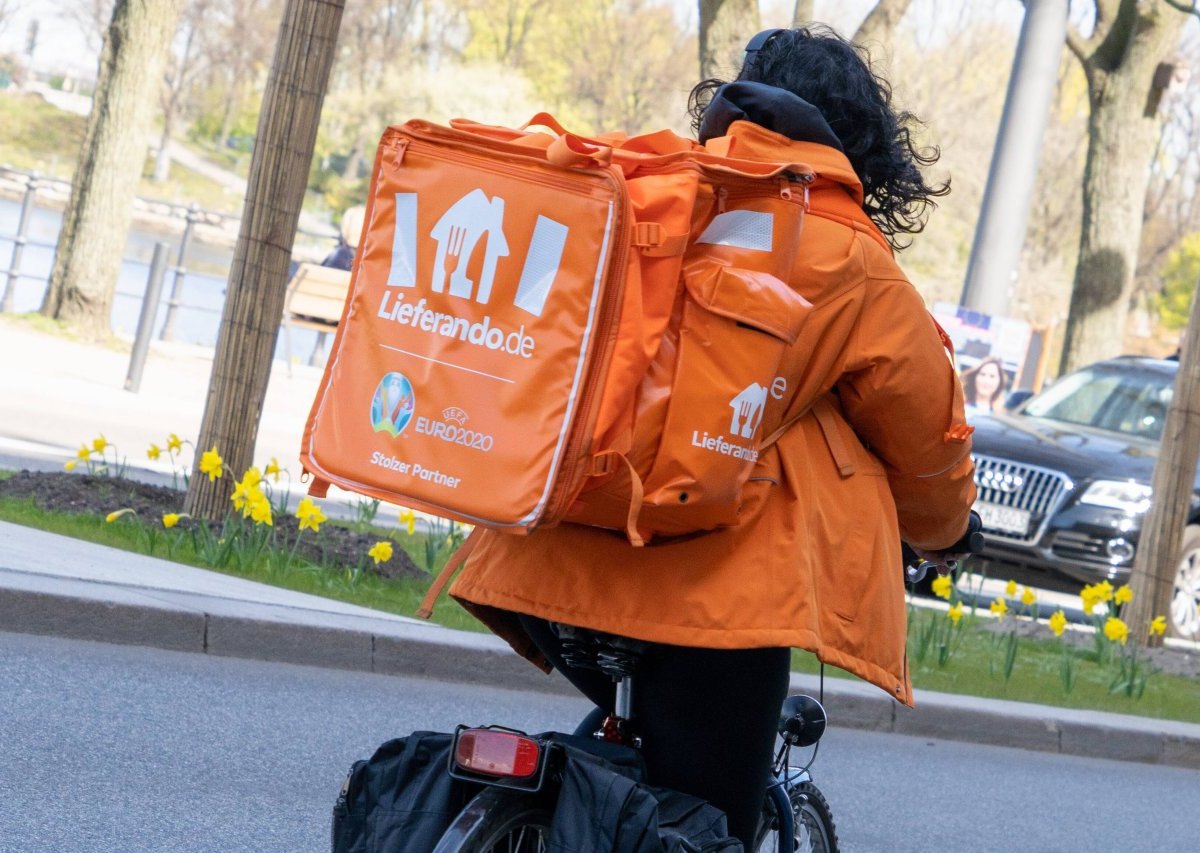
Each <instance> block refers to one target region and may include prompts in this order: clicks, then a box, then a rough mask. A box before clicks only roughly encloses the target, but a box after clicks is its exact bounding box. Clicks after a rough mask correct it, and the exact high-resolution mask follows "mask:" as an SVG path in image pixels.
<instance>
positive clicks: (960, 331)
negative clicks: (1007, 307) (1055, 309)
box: [933, 303, 1033, 417]
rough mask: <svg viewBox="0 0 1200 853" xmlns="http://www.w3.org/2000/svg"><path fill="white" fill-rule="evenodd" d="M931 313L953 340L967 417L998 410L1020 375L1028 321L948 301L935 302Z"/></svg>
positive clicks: (1028, 331) (1029, 332)
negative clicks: (974, 309) (980, 310)
mask: <svg viewBox="0 0 1200 853" xmlns="http://www.w3.org/2000/svg"><path fill="white" fill-rule="evenodd" d="M933 316H934V318H935V319H936V320H937V321H938V323H939V324H940V325H941V326H942V328H943V329H945V330H946V334H947V335H949V337H950V340H951V341H953V343H954V351H955V356H956V360H957V363H958V369H959V375H960V376H961V378H962V383H963V396H964V399H965V402H966V405H967V415H968V417H971V416H974V415H981V414H982V415H987V414H991V413H993V412H998V411H1001V410H1002V409H1003V408H1004V401H1005V399H1006V398H1007V396H1008V393H1009V392H1010V391H1012V390H1013V389H1014V387H1015V385H1016V382H1015V378H1016V377H1017V376H1020V375H1021V371H1022V368H1023V365H1024V362H1025V357H1026V354H1027V353H1028V351H1029V345H1030V340H1031V337H1032V331H1033V330H1032V328H1031V327H1030V325H1029V324H1028V323H1026V322H1025V321H1024V320H1013V319H1011V318H1008V317H993V316H991V315H990V314H983V313H981V312H978V311H971V310H970V309H967V308H963V307H961V306H956V305H951V304H949V303H938V304H937V305H935V306H934V310H933Z"/></svg>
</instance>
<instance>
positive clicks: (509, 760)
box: [454, 729, 542, 779]
mask: <svg viewBox="0 0 1200 853" xmlns="http://www.w3.org/2000/svg"><path fill="white" fill-rule="evenodd" d="M541 752H542V750H541V747H540V746H539V745H538V742H537V741H536V740H534V739H533V738H530V737H525V736H524V735H519V734H514V733H513V732H506V731H497V730H495V729H465V730H463V731H462V732H460V733H459V735H458V742H457V743H456V744H455V746H454V763H455V764H457V765H458V766H459V767H461V768H462V769H463V770H468V771H470V772H472V773H482V774H485V775H487V776H508V777H513V778H518V779H525V778H528V777H530V776H532V775H533V774H534V773H536V772H537V769H538V763H539V759H540V757H541Z"/></svg>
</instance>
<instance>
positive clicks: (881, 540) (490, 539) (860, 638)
mask: <svg viewBox="0 0 1200 853" xmlns="http://www.w3.org/2000/svg"><path fill="white" fill-rule="evenodd" d="M760 41H762V42H763V46H762V47H761V49H759V50H757V51H754V52H752V53H751V54H750V55H749V56H748V58H747V62H746V65H745V67H744V68H743V71H742V74H741V77H740V78H739V82H737V83H735V84H731V85H729V86H726V87H724V88H718V83H717V81H706V82H705V83H702V84H700V86H698V87H697V90H696V91H695V92H694V93H693V98H694V105H695V107H696V115H697V118H698V120H699V129H700V136H701V141H702V142H705V144H707V145H709V146H710V147H712V148H714V149H715V150H721V151H727V152H729V153H731V154H734V155H736V156H738V157H742V158H748V159H764V160H772V161H778V160H791V161H792V162H803V163H805V164H807V165H809V166H811V167H812V168H813V169H814V170H815V171H816V173H817V175H818V177H817V180H816V181H815V182H814V184H813V185H812V187H811V190H810V198H809V212H808V215H807V218H806V221H805V226H804V232H803V234H802V236H801V238H800V243H799V246H798V251H797V253H796V254H797V261H796V268H795V270H794V272H793V275H792V276H791V281H790V282H789V283H790V284H791V286H792V287H794V288H795V289H796V290H797V291H798V292H799V293H800V294H801V295H803V296H804V297H805V298H807V299H808V300H809V301H810V302H811V303H812V305H813V307H812V311H811V313H810V315H809V317H808V319H807V320H806V321H805V324H804V326H803V328H802V330H801V333H800V336H799V338H798V340H797V341H796V343H795V344H794V345H792V346H791V347H790V348H789V350H788V352H787V354H786V356H785V360H784V363H783V365H782V367H781V369H780V375H779V376H778V377H777V378H776V380H775V382H774V383H773V385H772V390H771V393H772V394H775V395H777V397H776V399H781V400H785V401H786V407H787V411H788V412H801V411H804V410H805V409H807V408H808V407H810V406H811V407H812V410H811V412H810V413H809V414H808V415H807V416H805V417H803V418H801V419H800V420H799V421H798V422H797V423H796V424H795V425H794V426H793V427H792V428H791V429H790V430H789V431H788V432H787V433H786V434H784V436H783V437H782V438H781V439H780V440H779V441H778V442H777V443H776V444H775V445H774V446H772V447H771V448H769V449H768V450H767V451H765V452H764V453H763V454H762V455H761V457H760V458H759V460H758V462H757V466H756V468H755V470H754V472H753V474H752V476H751V482H750V484H749V485H748V487H747V491H746V493H745V501H744V503H743V505H742V507H741V513H740V517H741V518H742V523H741V524H739V525H738V526H736V527H733V528H728V529H723V530H720V531H717V532H712V533H707V534H701V535H694V536H689V537H681V538H679V539H676V540H667V541H665V542H663V543H662V544H654V545H651V546H649V547H645V548H634V547H631V546H630V545H629V543H628V542H627V541H626V539H625V538H624V537H623V536H621V535H620V534H616V533H612V532H609V531H606V530H602V529H598V528H594V527H587V526H582V525H572V524H564V525H560V526H559V527H556V528H550V529H539V530H537V531H535V532H534V533H533V534H531V535H530V536H528V537H514V536H506V535H503V534H493V533H484V534H482V535H481V536H480V538H479V539H478V544H477V545H476V547H475V549H474V551H473V552H472V553H471V556H470V559H469V561H468V563H467V565H466V568H465V569H464V571H463V574H462V576H461V577H460V578H459V579H458V580H457V581H456V583H455V584H454V586H453V588H452V589H451V594H452V595H453V596H454V597H455V598H456V599H458V600H459V601H460V602H462V603H463V604H464V606H466V607H467V608H468V609H469V610H471V611H472V612H474V613H476V615H478V616H479V617H480V618H481V619H483V621H484V622H485V623H486V624H488V625H489V626H490V627H492V628H493V629H494V630H496V631H497V632H498V633H500V634H501V635H502V636H505V637H506V638H507V639H509V641H510V642H511V643H512V644H513V645H514V647H515V648H517V649H518V651H521V652H522V653H524V654H526V655H527V656H529V657H530V658H531V659H533V660H535V661H538V662H542V663H545V662H546V661H549V663H551V664H553V665H554V666H556V667H558V668H560V669H562V670H563V672H564V674H565V675H566V676H567V677H568V678H569V679H571V681H572V682H573V683H575V684H576V686H578V687H579V688H580V689H581V690H582V691H583V692H584V693H585V694H586V695H588V696H589V698H591V699H592V700H593V701H595V702H596V703H597V704H605V703H606V701H607V700H608V698H609V696H610V694H611V689H612V688H611V683H608V682H606V680H605V679H604V678H603V677H599V678H597V677H596V676H597V674H596V673H591V672H585V671H580V670H573V669H572V667H570V666H567V665H566V664H565V662H564V661H563V660H562V658H561V656H560V655H559V653H558V652H559V640H558V637H557V633H556V632H555V630H554V627H553V623H564V624H568V625H576V626H581V627H585V628H592V629H596V630H600V631H603V632H606V633H610V634H617V635H623V636H629V637H634V638H637V639H640V640H645V641H648V642H649V643H651V644H652V645H651V647H650V650H649V651H648V652H647V654H646V657H645V661H644V676H643V677H642V679H641V681H640V684H642V685H645V687H644V689H641V691H640V693H639V695H637V696H635V697H634V702H635V707H634V711H635V715H636V717H637V718H638V720H639V722H640V724H641V733H642V735H643V738H644V743H645V747H644V751H645V756H646V760H647V764H648V767H649V768H650V772H651V778H652V780H653V781H654V782H655V783H656V784H660V785H666V786H669V787H674V788H678V789H680V790H683V791H686V792H689V793H692V794H696V795H698V796H701V797H704V798H705V799H708V800H709V801H711V802H713V803H714V804H716V805H718V806H719V807H721V808H722V809H724V810H725V811H726V812H727V813H728V815H729V819H730V829H731V832H732V833H733V834H735V835H737V836H738V837H740V838H742V839H743V841H744V843H747V844H749V839H750V838H751V837H752V835H753V832H754V823H755V821H756V820H757V817H758V813H759V809H760V807H761V803H762V796H763V792H764V790H765V776H764V768H766V767H767V766H768V764H769V755H770V751H771V747H772V744H773V739H774V734H775V731H774V724H775V719H776V715H777V714H778V710H779V705H780V702H781V701H782V699H783V696H784V695H785V693H786V689H787V683H788V670H789V663H790V647H799V648H804V649H808V650H809V651H812V652H814V653H816V654H817V655H818V656H819V657H820V658H821V659H822V660H823V661H826V662H829V663H832V664H834V665H837V666H839V667H841V668H843V669H846V670H849V671H851V672H853V673H855V674H857V675H860V676H861V677H863V678H865V679H867V680H869V681H871V682H872V683H874V684H876V685H878V686H880V687H881V688H882V689H884V690H886V691H887V692H888V693H889V695H892V696H893V697H894V698H896V699H898V700H900V701H902V702H905V703H906V704H911V702H912V694H911V686H910V684H909V681H908V676H907V670H906V667H905V663H904V644H905V611H904V590H903V579H902V572H901V566H900V565H899V555H900V541H901V536H903V538H904V539H905V540H906V541H908V542H909V544H911V545H913V546H915V547H916V548H918V549H919V550H920V551H921V552H922V553H925V554H930V555H932V556H935V557H936V556H937V553H936V552H938V551H939V549H944V548H946V547H947V546H949V545H950V543H952V542H954V541H955V540H957V539H958V538H959V536H960V535H961V534H962V533H963V531H964V530H965V528H966V523H967V515H968V512H969V509H970V506H971V503H972V501H973V499H974V486H973V482H972V465H971V460H970V454H969V451H970V442H969V434H970V429H969V428H968V427H966V425H965V423H964V416H963V406H962V394H961V388H960V386H959V384H958V379H957V377H956V375H955V374H954V371H953V368H952V366H951V364H950V361H949V359H947V357H946V353H945V351H944V349H943V339H942V337H941V336H940V334H939V329H938V328H937V326H936V324H935V323H934V322H933V321H932V319H931V318H930V317H929V315H928V313H927V312H926V311H925V308H924V304H923V302H922V300H921V298H920V296H919V294H917V292H916V291H915V290H914V289H913V288H912V286H911V285H910V284H909V283H908V281H907V280H906V279H905V277H904V275H903V273H902V272H901V271H900V269H899V267H898V266H897V265H896V263H895V261H894V260H893V258H892V251H891V247H890V246H889V240H888V236H889V235H896V234H905V233H911V232H914V231H917V230H920V227H921V224H922V215H921V214H922V206H923V205H924V204H925V203H926V202H928V201H929V199H930V197H931V196H934V195H937V194H939V192H940V191H939V190H935V189H931V188H929V187H928V186H926V185H925V183H924V182H923V180H922V179H921V176H920V173H919V171H918V170H917V164H918V163H921V162H925V161H924V160H922V158H921V157H920V156H919V155H918V154H917V153H916V152H915V151H914V150H913V149H912V148H911V146H910V144H909V143H908V138H907V131H905V130H904V129H903V123H902V122H901V121H900V120H899V119H897V117H896V115H895V113H894V112H893V111H892V110H891V108H890V106H889V104H888V96H887V93H886V87H884V88H880V86H881V81H878V80H877V79H876V78H874V77H873V76H872V75H871V73H870V71H869V70H868V68H867V66H866V65H865V64H864V63H863V62H862V61H861V60H860V59H859V57H858V55H857V53H856V52H855V50H854V49H853V48H852V47H851V46H850V45H848V44H847V43H846V42H844V41H842V40H841V39H839V38H838V37H836V36H834V35H833V34H831V33H828V32H824V31H822V32H817V33H813V32H810V31H807V30H795V31H788V30H784V31H777V32H775V33H774V34H772V35H771V36H769V37H767V38H765V39H760ZM714 93H715V96H714V97H712V100H711V101H710V100H709V96H713V95H714ZM847 93H850V94H852V95H853V96H854V97H857V98H859V99H860V100H861V101H862V103H861V104H858V105H857V106H856V107H855V108H854V109H845V108H844V107H843V106H839V104H841V103H842V102H843V101H844V100H845V96H846V95H847ZM801 95H804V96H806V97H807V98H808V99H809V100H810V101H812V102H813V103H815V104H816V105H817V106H818V107H824V108H825V112H826V115H825V116H824V117H822V115H821V110H819V109H814V107H813V106H812V105H811V104H809V103H806V102H805V101H803V100H801V97H800V96H801ZM839 149H844V152H845V153H843V150H839ZM847 155H849V156H847ZM863 183H866V185H867V186H868V187H869V192H868V194H867V198H866V201H865V209H864V200H863V196H862V186H863ZM880 225H882V228H883V230H882V231H881V229H880ZM701 732H703V733H704V734H706V735H707V737H705V738H704V742H705V743H707V744H710V745H712V748H711V749H706V750H704V751H703V754H697V753H698V752H699V751H697V750H694V749H690V748H689V746H688V745H689V744H690V743H694V742H698V741H699V733H701Z"/></svg>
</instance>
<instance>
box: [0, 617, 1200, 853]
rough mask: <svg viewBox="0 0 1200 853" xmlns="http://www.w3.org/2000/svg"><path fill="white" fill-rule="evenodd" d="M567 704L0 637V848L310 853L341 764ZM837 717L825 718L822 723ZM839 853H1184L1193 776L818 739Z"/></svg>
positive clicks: (860, 736) (939, 745)
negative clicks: (405, 740)
mask: <svg viewBox="0 0 1200 853" xmlns="http://www.w3.org/2000/svg"><path fill="white" fill-rule="evenodd" d="M583 710H584V705H583V704H582V703H581V702H578V701H574V700H571V699H566V698H559V697H553V696H547V695H537V696H526V695H522V694H519V693H515V692H512V691H505V690H499V689H478V688H468V687H464V686H461V685H455V684H446V683H440V682H433V681H425V680H421V679H402V678H390V677H382V676H374V675H367V674H358V673H350V672H341V671H335V670H326V669H314V668H307V667H299V666H290V665H284V664H270V663H262V662H258V661H248V660H237V659H230V658H216V657H210V656H207V655H194V654H185V653H176V652H165V651H159V650H153V649H142V648H134V647H123V646H108V645H101V644H95V643H85V642H76V641H68V640H60V639H56V638H47V637H34V636H25V635H14V634H0V851H4V853H18V851H20V853H30V851H54V853H73V851H245V850H255V851H321V850H325V849H327V846H326V845H327V843H328V841H327V838H328V835H327V832H328V814H329V809H330V807H331V805H332V802H333V799H334V796H335V794H336V790H337V788H338V786H339V785H340V784H341V780H342V777H343V775H344V773H345V771H346V769H347V767H348V766H349V764H350V763H351V762H352V761H353V760H354V759H356V758H359V757H364V756H366V755H367V754H369V753H370V751H371V750H372V749H373V748H374V747H375V746H376V745H377V744H378V743H380V742H382V741H383V740H386V739H387V738H389V737H392V736H395V735H398V734H402V733H405V732H408V731H411V730H414V729H420V728H433V729H446V728H448V727H452V726H453V725H454V724H455V723H457V722H459V721H465V722H485V721H486V722H502V723H505V724H509V725H515V726H518V727H526V728H529V729H545V728H551V727H564V726H570V725H572V724H573V721H574V720H575V719H577V718H578V716H579V715H580V714H581V713H582V711H583ZM831 714H832V715H833V717H834V721H835V723H836V708H832V709H831ZM814 774H815V776H816V779H817V782H818V784H819V785H820V786H821V787H822V788H823V789H824V790H825V792H826V795H827V796H828V798H829V800H830V802H831V804H832V806H833V809H834V815H835V818H836V819H837V821H838V825H839V832H840V835H841V838H842V841H843V849H844V850H846V851H945V850H953V851H976V850H978V851H1008V850H1013V851H1017V850H1020V851H1056V853H1057V851H1075V850H1078V851H1088V853H1091V851H1096V850H1106V851H1107V850H1114V851H1141V850H1145V851H1155V853H1161V851H1164V850H1181V849H1184V850H1186V849H1193V848H1194V845H1195V842H1196V838H1198V837H1200V809H1198V808H1197V805H1198V804H1197V800H1198V799H1200V774H1198V773H1196V772H1194V771H1187V770H1179V769H1174V768H1165V767H1157V766H1150V765H1142V764H1126V763H1117V762H1107V761H1099V760H1092V759H1081V758H1070V757H1063V756H1056V755H1050V754H1043V753H1034V752H1023V751H1019V750H1011V749H1003V748H999V747H985V746H972V745H970V744H962V743H952V742H946V741H926V740H923V739H916V738H908V737H902V736H896V735H879V734H871V733H864V732H855V731H841V730H837V729H836V728H835V729H833V730H832V731H831V732H830V733H829V734H828V735H827V736H826V738H825V740H824V742H823V743H822V746H821V752H820V756H819V759H818V761H817V762H816V764H815V766H814Z"/></svg>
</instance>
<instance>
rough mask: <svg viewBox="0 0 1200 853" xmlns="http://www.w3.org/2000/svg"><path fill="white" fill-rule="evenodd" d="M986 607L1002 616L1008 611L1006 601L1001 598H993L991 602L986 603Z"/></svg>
mask: <svg viewBox="0 0 1200 853" xmlns="http://www.w3.org/2000/svg"><path fill="white" fill-rule="evenodd" d="M988 609H989V610H991V611H992V612H993V613H995V614H996V615H997V616H1000V617H1003V616H1004V614H1005V613H1007V612H1008V602H1006V601H1005V600H1004V599H1003V598H993V599H992V603H991V604H990V605H988Z"/></svg>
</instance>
